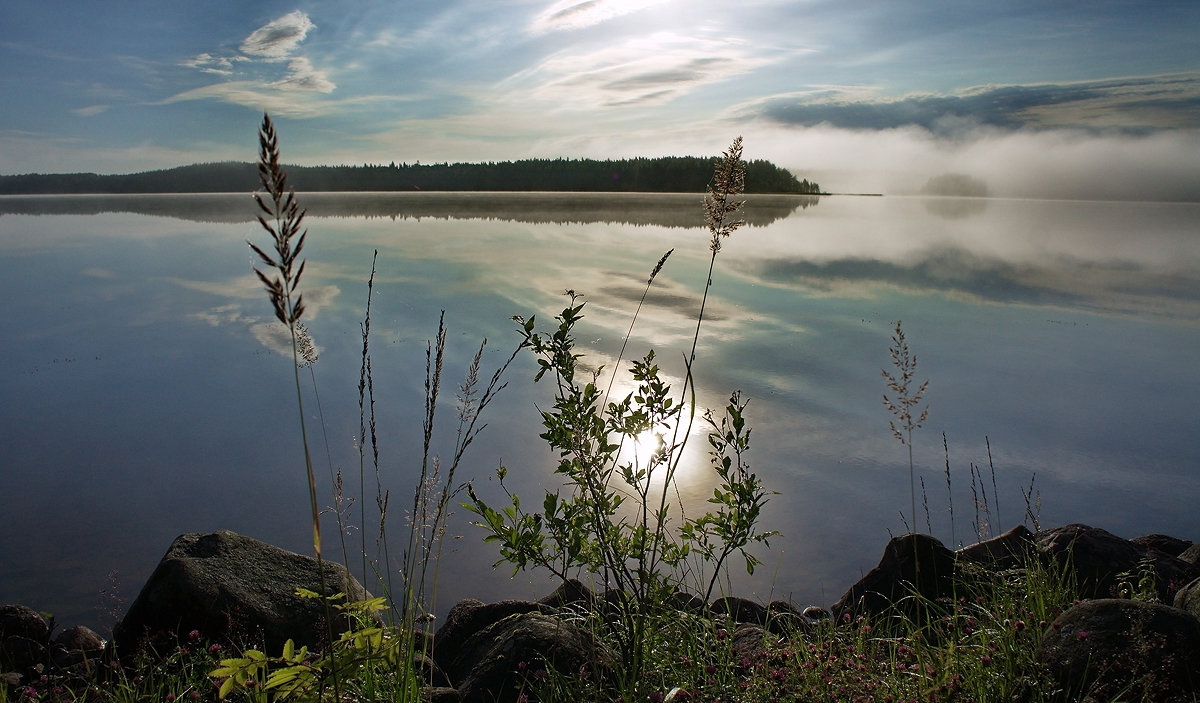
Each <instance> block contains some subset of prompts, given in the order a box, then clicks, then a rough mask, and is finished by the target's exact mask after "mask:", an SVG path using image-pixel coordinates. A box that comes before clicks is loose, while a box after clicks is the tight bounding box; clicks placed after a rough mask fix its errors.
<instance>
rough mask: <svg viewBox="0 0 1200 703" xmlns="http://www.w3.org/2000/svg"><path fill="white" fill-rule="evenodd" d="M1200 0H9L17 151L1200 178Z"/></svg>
mask: <svg viewBox="0 0 1200 703" xmlns="http://www.w3.org/2000/svg"><path fill="white" fill-rule="evenodd" d="M1198 34H1200V3H1197V2H1185V1H1174V2H1153V1H1146V2H1108V1H1106V0H1083V1H1079V2H1076V1H1075V0H1055V1H1053V2H1046V0H1032V1H1027V0H1011V1H1009V0H1003V1H997V0H986V1H977V0H893V1H889V2H848V1H846V0H835V1H832V2H830V1H826V0H738V1H737V2H733V3H730V2H710V1H709V0H558V1H553V0H508V1H505V0H487V1H483V0H432V1H426V0H386V1H378V0H320V2H316V1H308V2H305V1H302V0H301V1H298V0H288V1H279V0H261V1H260V2H255V3H246V2H242V1H240V0H239V1H229V0H206V1H205V2H189V3H183V2H163V1H162V0H154V1H153V2H145V1H142V0H122V1H121V2H105V3H98V2H94V1H93V0H36V1H34V0H5V1H4V2H3V3H0V66H2V67H3V70H0V174H19V173H62V172H96V173H129V172H138V171H146V170H152V169H158V168H169V167H173V166H180V165H185V164H189V163H197V162H213V161H252V160H253V159H254V158H255V156H256V149H257V136H256V130H257V128H258V124H259V121H260V119H261V116H262V113H263V112H264V111H267V112H269V113H270V114H271V115H272V117H273V119H274V120H275V121H276V125H277V127H278V130H279V133H280V139H281V148H282V151H283V156H284V161H285V162H287V163H296V164H305V165H315V164H362V163H383V164H387V163H390V162H393V161H394V162H396V163H413V162H420V163H433V162H442V161H449V162H456V161H500V160H513V159H522V158H531V157H539V158H541V157H549V158H553V157H566V158H584V157H592V158H608V157H614V158H619V157H630V156H664V155H695V156H711V155H716V154H719V153H720V152H721V150H722V149H724V148H725V147H726V146H727V145H728V144H729V143H730V142H731V141H732V140H733V138H734V137H736V136H738V135H741V136H743V138H744V140H745V157H746V158H751V159H755V158H763V159H769V160H771V161H773V162H775V163H777V164H779V165H781V166H784V167H786V168H789V169H792V170H793V171H794V172H796V173H797V175H798V176H799V177H805V178H809V179H810V180H816V181H818V182H819V183H820V184H821V185H822V186H823V187H824V188H825V189H826V190H832V191H836V192H886V193H889V194H904V193H911V192H916V191H917V190H919V189H920V187H921V186H922V185H923V184H924V183H925V182H926V181H927V180H928V179H929V178H931V177H934V176H937V175H940V174H944V173H963V174H967V175H970V176H972V177H974V178H977V179H980V180H982V181H984V182H985V183H986V185H987V186H988V189H989V193H990V194H992V195H1000V196H1007V197H1061V198H1082V199H1152V200H1190V201H1197V200H1200V41H1198V40H1197V38H1196V37H1197V36H1198Z"/></svg>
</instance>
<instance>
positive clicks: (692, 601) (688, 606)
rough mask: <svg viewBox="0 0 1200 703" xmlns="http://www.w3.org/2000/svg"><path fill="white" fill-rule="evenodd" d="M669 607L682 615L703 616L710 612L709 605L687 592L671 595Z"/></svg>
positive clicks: (668, 602) (676, 592)
mask: <svg viewBox="0 0 1200 703" xmlns="http://www.w3.org/2000/svg"><path fill="white" fill-rule="evenodd" d="M667 605H668V606H669V607H671V608H674V609H675V610H678V611H679V612H681V613H688V614H689V615H703V614H705V613H706V612H707V611H708V605H707V604H706V603H705V602H704V599H703V598H701V597H700V596H697V595H694V594H691V593H688V592H687V591H675V592H674V593H672V594H671V597H670V599H669V600H668V601H667Z"/></svg>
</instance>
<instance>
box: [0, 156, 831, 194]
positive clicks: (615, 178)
mask: <svg viewBox="0 0 1200 703" xmlns="http://www.w3.org/2000/svg"><path fill="white" fill-rule="evenodd" d="M286 168H287V173H288V180H289V183H290V184H291V186H292V187H294V188H295V189H296V190H298V191H308V192H318V191H334V192H338V191H585V192H630V193H634V192H640V193H701V192H703V191H704V188H705V187H706V186H707V185H708V182H709V179H710V178H711V176H712V172H713V159H711V158H701V157H695V156H670V157H661V158H636V159H608V160H594V159H525V160H521V161H501V162H488V163H453V164H452V163H440V164H421V163H414V164H397V163H395V162H393V163H390V164H387V165H372V164H364V165H362V166H287V167H286ZM257 185H258V172H257V170H256V167H255V165H254V164H250V163H236V162H226V163H211V164H195V165H191V166H181V167H178V168H172V169H165V170H159V171H145V172H142V173H131V174H121V175H100V174H95V173H60V174H25V175H18V176H0V194H5V195H26V194H41V193H64V194H67V193H238V192H245V191H251V190H254V189H255V187H256V186H257ZM746 191H747V192H749V193H797V194H819V193H820V192H821V188H820V186H819V185H817V184H816V183H813V182H810V181H809V180H807V179H803V180H801V179H797V178H796V176H795V175H794V174H793V173H792V172H791V171H788V170H786V169H783V168H780V167H778V166H776V165H774V164H772V163H771V162H769V161H765V160H761V159H759V160H755V161H749V162H747V163H746Z"/></svg>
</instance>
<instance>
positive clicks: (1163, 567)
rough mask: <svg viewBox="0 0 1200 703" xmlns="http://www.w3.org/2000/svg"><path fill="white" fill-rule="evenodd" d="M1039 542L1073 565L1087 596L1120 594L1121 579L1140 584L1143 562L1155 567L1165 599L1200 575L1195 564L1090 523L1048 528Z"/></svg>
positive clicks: (1059, 560)
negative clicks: (1091, 525) (1122, 537)
mask: <svg viewBox="0 0 1200 703" xmlns="http://www.w3.org/2000/svg"><path fill="white" fill-rule="evenodd" d="M1037 544H1038V548H1039V549H1040V550H1042V551H1043V552H1044V553H1045V554H1047V555H1048V556H1049V557H1051V558H1052V559H1053V560H1054V561H1055V562H1056V563H1057V564H1058V565H1059V566H1060V567H1065V566H1066V565H1068V564H1069V565H1070V566H1071V567H1072V568H1073V569H1074V572H1075V576H1076V578H1077V579H1078V585H1079V589H1080V593H1081V594H1082V595H1083V596H1084V597H1085V598H1109V597H1111V596H1114V595H1117V592H1118V587H1119V586H1120V584H1121V582H1122V581H1128V582H1132V584H1133V585H1134V586H1137V584H1138V580H1139V572H1140V571H1141V569H1142V568H1143V564H1144V565H1146V566H1149V567H1152V568H1153V569H1154V572H1155V575H1154V589H1155V594H1156V595H1157V597H1158V599H1159V600H1161V601H1163V602H1164V603H1170V602H1172V600H1173V599H1174V597H1175V591H1176V590H1178V589H1179V588H1180V586H1182V585H1184V584H1186V583H1188V582H1189V581H1191V580H1192V579H1194V578H1196V577H1197V576H1200V570H1197V567H1195V566H1194V565H1192V564H1188V563H1186V562H1184V561H1182V560H1180V559H1177V558H1176V557H1172V556H1170V555H1168V554H1164V553H1162V552H1160V551H1158V550H1157V549H1153V548H1150V547H1146V546H1139V545H1136V544H1134V543H1132V542H1130V541H1129V540H1126V539H1121V538H1120V537H1117V536H1116V535H1114V534H1112V533H1110V532H1106V531H1104V530H1101V529H1099V528H1096V527H1089V526H1087V525H1078V524H1073V525H1066V526H1064V527H1056V528H1054V529H1050V530H1045V531H1043V532H1040V533H1039V534H1038V535H1037ZM1122 574H1124V576H1122Z"/></svg>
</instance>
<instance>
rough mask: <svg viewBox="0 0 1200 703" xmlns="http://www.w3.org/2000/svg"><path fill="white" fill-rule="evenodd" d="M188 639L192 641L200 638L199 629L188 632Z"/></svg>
mask: <svg viewBox="0 0 1200 703" xmlns="http://www.w3.org/2000/svg"><path fill="white" fill-rule="evenodd" d="M188 639H190V640H192V641H195V640H198V639H200V631H199V630H192V631H191V632H189V633H188Z"/></svg>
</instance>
